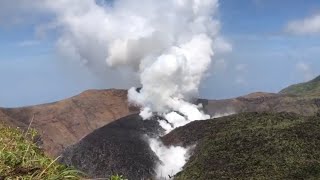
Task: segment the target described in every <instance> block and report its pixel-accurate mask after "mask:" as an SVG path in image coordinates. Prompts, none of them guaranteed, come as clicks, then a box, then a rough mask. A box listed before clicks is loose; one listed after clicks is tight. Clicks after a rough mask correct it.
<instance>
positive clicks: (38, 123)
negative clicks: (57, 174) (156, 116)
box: [0, 89, 137, 156]
mask: <svg viewBox="0 0 320 180" xmlns="http://www.w3.org/2000/svg"><path fill="white" fill-rule="evenodd" d="M135 112H137V109H136V108H131V107H129V106H128V102H127V91H126V90H115V89H111V90H89V91H85V92H83V93H81V94H80V95H77V96H74V97H71V98H69V99H66V100H62V101H59V102H55V103H50V104H43V105H37V106H30V107H22V108H0V120H1V121H4V122H5V123H7V124H9V125H11V126H19V127H21V128H23V129H27V128H28V126H29V124H30V123H31V121H32V123H31V127H32V128H35V129H36V130H37V131H38V132H39V134H40V137H41V140H42V147H43V148H44V150H45V152H46V153H47V154H49V155H51V156H57V155H59V154H60V153H61V152H62V150H63V149H65V148H66V147H67V146H69V145H72V144H75V143H76V142H78V141H79V140H80V139H81V138H83V137H84V136H86V135H87V134H89V133H91V132H92V131H93V130H95V129H97V128H100V127H102V126H104V125H106V124H108V123H110V122H112V121H114V120H116V119H119V118H121V117H123V116H127V115H129V114H132V113H135Z"/></svg>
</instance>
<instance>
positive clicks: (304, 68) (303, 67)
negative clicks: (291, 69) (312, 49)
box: [296, 62, 315, 81]
mask: <svg viewBox="0 0 320 180" xmlns="http://www.w3.org/2000/svg"><path fill="white" fill-rule="evenodd" d="M296 69H297V71H298V73H300V74H301V75H302V76H303V79H304V80H305V81H309V80H311V79H313V78H314V76H315V74H314V73H313V71H312V68H311V66H310V65H309V64H307V63H306V62H298V63H297V64H296Z"/></svg>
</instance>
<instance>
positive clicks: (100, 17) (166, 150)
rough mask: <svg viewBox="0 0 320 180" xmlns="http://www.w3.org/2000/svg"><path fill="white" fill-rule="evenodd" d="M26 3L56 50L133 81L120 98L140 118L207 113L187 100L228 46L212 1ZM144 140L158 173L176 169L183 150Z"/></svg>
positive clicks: (172, 122)
mask: <svg viewBox="0 0 320 180" xmlns="http://www.w3.org/2000/svg"><path fill="white" fill-rule="evenodd" d="M22 1H23V2H25V1H24V0H21V2H22ZM32 4H33V5H32V7H33V8H34V9H38V10H39V12H41V13H47V14H51V15H53V17H54V18H53V21H52V22H50V23H47V24H45V25H42V26H40V27H38V28H37V33H38V34H39V35H42V34H45V33H46V32H47V31H50V30H53V29H54V30H55V31H57V33H58V34H59V36H58V40H57V47H58V49H59V51H60V53H62V54H63V55H64V56H66V57H68V58H69V59H75V60H79V62H81V64H83V65H84V66H87V67H89V68H90V69H94V70H96V71H98V72H107V73H106V74H107V75H106V77H105V78H106V79H113V80H118V81H117V82H119V83H120V84H121V83H123V82H124V84H127V85H128V84H129V82H134V80H139V81H140V85H138V84H136V85H137V86H138V87H139V86H142V89H140V90H139V91H138V90H137V89H136V88H131V89H130V90H129V95H128V98H129V100H130V102H131V103H134V104H136V105H139V106H140V107H141V108H142V111H141V113H140V115H141V116H142V117H143V118H144V119H148V118H149V117H151V116H152V115H153V114H155V113H156V114H157V115H160V116H162V117H163V120H161V121H160V125H161V126H162V127H163V128H164V129H165V130H166V133H168V132H170V131H171V130H173V129H174V128H176V127H179V126H183V125H185V124H187V123H189V122H191V121H194V120H204V119H208V118H210V116H208V115H206V114H205V113H203V112H202V110H201V109H202V107H201V105H195V104H192V103H191V102H192V101H193V100H194V99H195V98H196V97H197V96H198V90H199V86H200V83H201V81H202V79H203V78H204V77H205V75H206V71H207V70H208V68H209V67H210V65H211V61H212V58H213V56H214V55H215V53H219V52H226V51H230V50H231V49H232V48H231V46H230V44H228V43H227V42H226V41H225V40H224V39H223V38H222V37H221V36H219V34H218V33H219V29H220V23H219V20H218V19H216V18H215V17H216V16H217V11H218V0H137V1H133V0H115V1H112V2H109V3H106V1H95V0H81V1H78V0H55V1H52V0H34V1H32ZM108 66H109V67H111V68H108ZM115 69H122V71H117V70H115ZM119 72H122V73H120V74H122V75H120V76H122V77H123V81H120V80H119ZM129 85H130V84H129ZM150 142H151V143H150V145H151V148H152V149H153V150H154V151H155V152H156V154H157V155H158V156H159V158H160V160H162V164H159V166H158V169H157V170H158V174H163V175H164V176H166V175H165V174H168V173H170V174H172V175H173V174H175V173H177V172H178V171H180V170H181V168H182V167H183V165H184V164H185V162H186V160H187V156H186V154H187V151H188V149H185V148H182V147H163V145H162V144H161V143H160V142H158V141H157V140H152V139H151V140H150ZM173 159H174V160H179V161H178V162H176V161H175V162H172V161H171V160H173ZM169 171H171V172H169Z"/></svg>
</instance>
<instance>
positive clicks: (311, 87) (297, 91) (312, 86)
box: [280, 76, 320, 96]
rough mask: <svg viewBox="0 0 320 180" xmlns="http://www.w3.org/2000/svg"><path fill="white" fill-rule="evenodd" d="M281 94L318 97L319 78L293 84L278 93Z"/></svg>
mask: <svg viewBox="0 0 320 180" xmlns="http://www.w3.org/2000/svg"><path fill="white" fill-rule="evenodd" d="M280 93H281V94H293V95H307V96H319V95H320V76H318V77H317V78H315V79H313V80H312V81H309V82H306V83H300V84H295V85H292V86H289V87H287V88H285V89H283V90H281V91H280Z"/></svg>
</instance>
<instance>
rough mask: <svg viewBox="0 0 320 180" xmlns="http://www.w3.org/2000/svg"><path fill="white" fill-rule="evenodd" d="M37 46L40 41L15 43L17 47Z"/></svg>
mask: <svg viewBox="0 0 320 180" xmlns="http://www.w3.org/2000/svg"><path fill="white" fill-rule="evenodd" d="M39 44H40V41H38V40H25V41H21V42H18V43H17V45H18V46H19V47H29V46H36V45H39Z"/></svg>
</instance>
